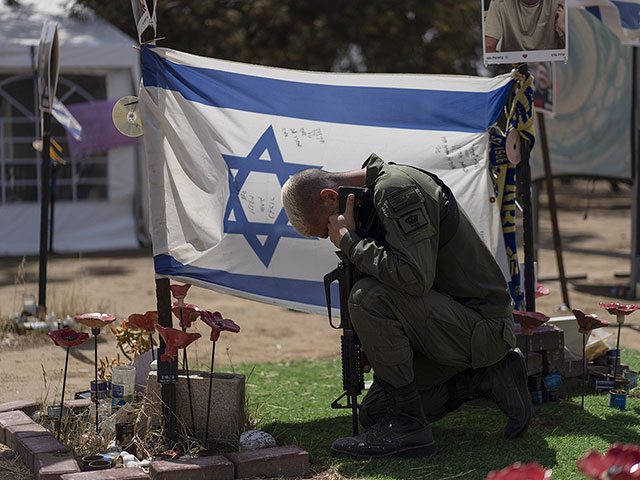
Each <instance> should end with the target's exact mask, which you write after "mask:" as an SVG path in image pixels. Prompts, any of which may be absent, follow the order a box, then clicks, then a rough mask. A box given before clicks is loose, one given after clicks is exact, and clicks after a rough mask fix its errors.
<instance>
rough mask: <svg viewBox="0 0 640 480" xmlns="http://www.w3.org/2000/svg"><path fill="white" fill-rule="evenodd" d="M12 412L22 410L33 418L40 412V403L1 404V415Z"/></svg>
mask: <svg viewBox="0 0 640 480" xmlns="http://www.w3.org/2000/svg"><path fill="white" fill-rule="evenodd" d="M12 410H21V411H23V412H24V413H26V414H27V415H29V416H31V415H33V413H34V412H35V411H36V410H40V403H39V402H30V401H27V400H15V401H13V402H7V403H2V404H0V413H1V412H11V411H12Z"/></svg>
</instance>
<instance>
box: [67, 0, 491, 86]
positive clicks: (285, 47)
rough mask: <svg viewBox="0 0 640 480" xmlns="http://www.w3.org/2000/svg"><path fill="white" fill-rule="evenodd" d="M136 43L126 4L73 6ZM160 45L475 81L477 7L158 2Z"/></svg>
mask: <svg viewBox="0 0 640 480" xmlns="http://www.w3.org/2000/svg"><path fill="white" fill-rule="evenodd" d="M85 7H89V8H90V9H92V10H93V11H95V12H96V13H97V14H98V15H99V16H100V17H102V18H104V19H105V20H107V21H108V22H110V23H112V24H114V25H115V26H116V27H118V28H119V29H121V30H123V31H124V32H126V33H127V34H129V35H131V36H132V37H133V38H137V34H136V33H135V27H134V21H133V15H132V13H131V7H130V3H129V1H124V0H121V1H118V2H105V1H102V0H73V2H71V7H70V8H71V10H72V12H73V14H74V15H76V16H82V15H84V14H85V13H86V8H85ZM157 17H158V36H159V37H166V40H161V41H159V42H158V45H160V46H168V47H171V48H174V49H177V50H182V51H185V52H189V53H193V54H198V55H204V56H208V57H216V58H222V59H228V60H235V61H240V62H248V63H255V64H263V65H271V66H278V67H287V68H298V69H305V70H320V71H330V70H332V71H351V72H353V71H367V72H390V73H391V72H407V73H447V74H454V73H457V74H476V73H477V72H476V67H477V64H478V62H479V60H480V59H481V56H482V44H481V27H480V4H479V2H478V0H458V1H455V2H425V1H415V0H397V1H395V2H388V1H384V0H373V1H372V0H350V1H348V2H335V1H326V0H319V1H314V2H311V1H304V0H303V1H300V0H159V1H158V7H157Z"/></svg>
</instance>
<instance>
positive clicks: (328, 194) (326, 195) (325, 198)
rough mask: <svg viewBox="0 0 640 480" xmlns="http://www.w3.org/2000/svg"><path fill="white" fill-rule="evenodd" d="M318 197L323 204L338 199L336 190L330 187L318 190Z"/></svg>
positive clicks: (330, 203)
mask: <svg viewBox="0 0 640 480" xmlns="http://www.w3.org/2000/svg"><path fill="white" fill-rule="evenodd" d="M320 198H321V199H322V203H324V204H325V205H333V204H334V203H335V202H337V201H338V192H336V191H335V190H333V189H332V188H323V189H322V190H321V191H320Z"/></svg>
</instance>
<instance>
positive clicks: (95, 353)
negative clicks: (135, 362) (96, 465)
mask: <svg viewBox="0 0 640 480" xmlns="http://www.w3.org/2000/svg"><path fill="white" fill-rule="evenodd" d="M96 330H97V329H95V328H94V329H92V333H93V365H94V373H95V375H94V376H95V382H96V384H95V389H96V392H95V398H94V400H95V402H96V434H97V433H98V402H99V401H100V400H99V399H98V334H97V333H96ZM99 331H100V330H98V332H99Z"/></svg>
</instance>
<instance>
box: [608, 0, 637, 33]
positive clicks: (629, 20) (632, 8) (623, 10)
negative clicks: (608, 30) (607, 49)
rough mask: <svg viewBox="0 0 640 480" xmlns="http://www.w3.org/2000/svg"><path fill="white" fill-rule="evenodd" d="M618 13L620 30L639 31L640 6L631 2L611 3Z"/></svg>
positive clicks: (613, 1) (614, 0)
mask: <svg viewBox="0 0 640 480" xmlns="http://www.w3.org/2000/svg"><path fill="white" fill-rule="evenodd" d="M611 3H613V4H614V5H615V6H616V8H617V9H618V11H619V12H620V23H621V24H622V28H626V29H628V30H638V29H640V5H638V4H637V3H631V2H618V1H616V0H612V2H611Z"/></svg>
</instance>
